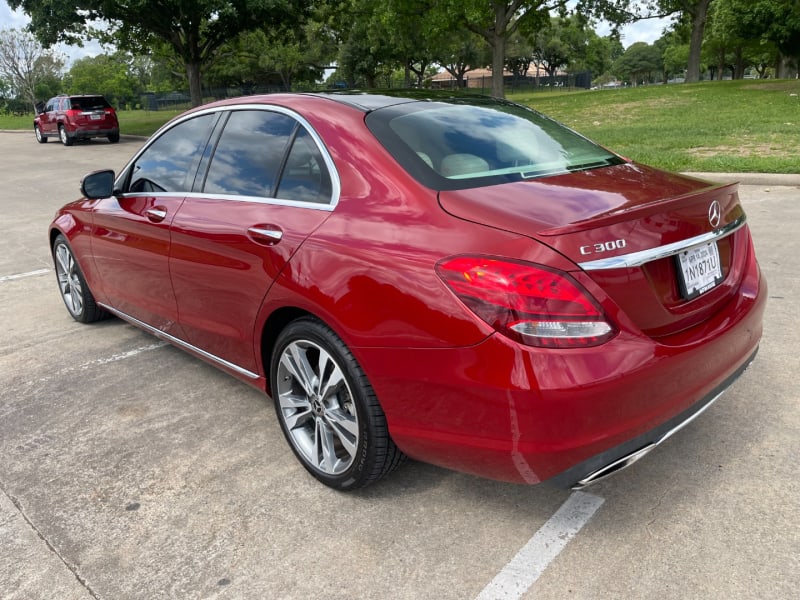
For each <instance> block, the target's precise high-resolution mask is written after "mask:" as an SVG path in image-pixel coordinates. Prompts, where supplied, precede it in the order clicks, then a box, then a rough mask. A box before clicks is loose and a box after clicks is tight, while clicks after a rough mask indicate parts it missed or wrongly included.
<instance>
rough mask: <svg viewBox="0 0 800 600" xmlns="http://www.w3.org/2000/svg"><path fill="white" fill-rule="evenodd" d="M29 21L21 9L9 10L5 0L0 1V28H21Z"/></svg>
mask: <svg viewBox="0 0 800 600" xmlns="http://www.w3.org/2000/svg"><path fill="white" fill-rule="evenodd" d="M29 22H30V19H28V16H27V15H26V14H25V13H24V12H22V11H21V10H11V9H10V8H9V7H8V4H7V3H6V1H5V0H3V1H2V2H0V29H22V28H23V27H25V25H27V24H28V23H29Z"/></svg>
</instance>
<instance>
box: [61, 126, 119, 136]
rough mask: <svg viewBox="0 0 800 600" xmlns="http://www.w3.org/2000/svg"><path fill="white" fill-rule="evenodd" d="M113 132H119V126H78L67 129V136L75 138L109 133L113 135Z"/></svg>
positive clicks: (107, 134)
mask: <svg viewBox="0 0 800 600" xmlns="http://www.w3.org/2000/svg"><path fill="white" fill-rule="evenodd" d="M115 134H116V135H118V134H119V127H114V128H110V129H87V128H81V127H79V128H77V129H75V130H73V131H69V130H67V136H69V137H71V138H77V139H83V138H93V137H107V136H109V135H115Z"/></svg>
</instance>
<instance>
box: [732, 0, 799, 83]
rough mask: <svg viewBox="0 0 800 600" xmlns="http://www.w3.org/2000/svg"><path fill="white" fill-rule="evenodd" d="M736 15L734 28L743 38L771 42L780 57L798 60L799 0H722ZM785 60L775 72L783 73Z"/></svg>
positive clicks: (782, 75)
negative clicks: (724, 0)
mask: <svg viewBox="0 0 800 600" xmlns="http://www.w3.org/2000/svg"><path fill="white" fill-rule="evenodd" d="M726 3H727V4H729V5H730V7H731V10H733V11H734V12H735V14H736V15H737V16H738V19H737V20H736V25H735V27H736V32H737V33H738V35H740V36H741V37H743V38H746V39H751V40H761V41H765V42H771V43H773V44H774V45H775V46H776V47H777V49H778V50H779V52H780V53H781V55H782V56H783V57H790V58H792V59H794V60H795V61H800V0H726ZM785 62H786V61H785V60H781V57H778V60H777V61H776V63H777V64H776V73H777V75H778V77H785V76H787V75H788V73H787V72H786V70H785Z"/></svg>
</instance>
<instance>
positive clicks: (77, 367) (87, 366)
mask: <svg viewBox="0 0 800 600" xmlns="http://www.w3.org/2000/svg"><path fill="white" fill-rule="evenodd" d="M164 346H169V344H168V343H167V342H161V341H159V342H155V343H154V344H148V345H147V346H140V347H138V348H134V349H133V350H128V351H127V352H119V353H117V354H112V355H111V356H108V357H106V358H96V359H94V360H90V361H89V362H85V363H83V364H80V365H75V366H70V367H65V368H63V369H60V370H59V371H56V372H55V373H52V374H50V375H45V376H44V377H40V378H39V379H37V380H36V381H35V382H33V381H29V382H28V384H32V383H45V382H47V381H50V380H51V379H54V378H56V377H60V376H62V375H66V374H67V373H72V372H74V371H86V370H87V369H91V368H92V367H97V366H100V365H106V364H108V363H113V362H117V361H119V360H125V359H126V358H131V357H133V356H136V355H137V354H142V353H143V352H149V351H151V350H157V349H158V348H163V347H164Z"/></svg>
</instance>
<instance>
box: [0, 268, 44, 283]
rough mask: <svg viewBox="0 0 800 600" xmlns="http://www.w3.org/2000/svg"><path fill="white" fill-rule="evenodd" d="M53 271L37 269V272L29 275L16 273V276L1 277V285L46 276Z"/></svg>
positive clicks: (31, 272)
mask: <svg viewBox="0 0 800 600" xmlns="http://www.w3.org/2000/svg"><path fill="white" fill-rule="evenodd" d="M50 270H51V269H37V270H36V271H28V272H27V273H15V274H14V275H3V276H0V283H3V282H4V281H13V280H14V279H22V278H23V277H34V276H36V275H44V274H45V273H49V272H50Z"/></svg>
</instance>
